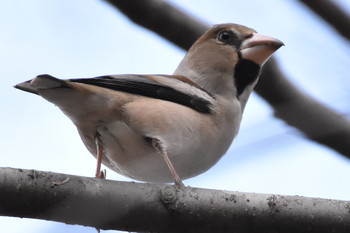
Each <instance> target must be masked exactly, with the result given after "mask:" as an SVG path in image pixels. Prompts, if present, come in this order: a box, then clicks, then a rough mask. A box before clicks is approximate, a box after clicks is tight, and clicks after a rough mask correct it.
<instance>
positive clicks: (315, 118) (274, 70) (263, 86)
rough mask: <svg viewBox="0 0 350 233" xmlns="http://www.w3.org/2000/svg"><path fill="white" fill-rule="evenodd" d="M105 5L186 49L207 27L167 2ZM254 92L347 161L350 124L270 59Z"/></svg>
mask: <svg viewBox="0 0 350 233" xmlns="http://www.w3.org/2000/svg"><path fill="white" fill-rule="evenodd" d="M108 2H110V3H111V4H112V5H114V6H115V7H117V8H118V9H119V10H120V11H121V12H123V13H124V14H125V15H126V16H127V17H129V18H130V20H132V21H133V22H135V23H136V24H139V25H142V26H143V27H145V28H148V29H150V30H152V31H154V32H155V33H157V34H159V35H160V36H162V37H164V38H166V39H167V40H169V41H171V42H172V43H174V44H176V45H178V46H179V47H181V48H183V49H185V50H187V49H189V48H190V47H191V45H192V44H193V42H194V41H195V40H196V39H197V38H198V37H199V36H201V35H202V34H203V33H204V32H205V30H207V29H208V28H209V26H208V25H206V24H204V23H203V22H200V21H199V20H197V19H195V18H193V17H192V16H190V15H188V14H186V13H185V12H183V11H181V10H180V9H178V8H175V7H174V6H172V5H171V4H169V3H168V2H166V1H161V0H147V1H144V0H133V1H124V0H108ZM322 2H324V1H322ZM317 3H319V1H317ZM256 92H257V93H258V94H259V95H260V96H261V97H262V98H264V99H265V100H266V101H267V102H268V103H269V104H270V105H271V106H272V107H273V109H274V111H275V115H276V116H277V117H279V118H281V119H282V120H284V121H285V122H286V123H288V124H289V125H291V126H293V127H295V128H297V129H299V130H300V131H302V132H303V133H304V134H305V135H306V136H307V137H308V138H310V139H312V140H314V141H316V142H318V143H321V144H323V145H325V146H328V147H330V148H332V149H334V150H336V151H338V152H339V153H341V154H343V155H345V156H347V157H348V158H350V143H349V141H350V122H349V121H348V120H346V119H345V118H344V117H342V116H341V115H339V114H337V113H335V112H334V111H332V110H331V109H329V108H327V107H326V106H324V105H322V104H321V103H319V102H318V101H316V100H315V99H313V98H311V97H310V96H307V95H305V94H304V93H302V92H301V91H299V90H298V88H296V87H295V86H294V85H293V84H292V83H290V82H289V81H288V79H287V78H286V76H285V75H284V74H283V72H282V71H281V70H280V68H279V67H278V66H277V65H276V62H275V60H274V59H273V58H272V59H270V62H268V63H267V64H266V65H265V66H264V69H263V73H262V77H261V80H260V82H259V83H258V85H257V87H256Z"/></svg>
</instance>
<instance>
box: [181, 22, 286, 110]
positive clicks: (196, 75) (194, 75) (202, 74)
mask: <svg viewBox="0 0 350 233" xmlns="http://www.w3.org/2000/svg"><path fill="white" fill-rule="evenodd" d="M282 45H283V43H282V42H281V41H279V40H277V39H275V38H272V37H267V36H263V35H260V34H258V33H257V32H256V31H255V30H253V29H251V28H248V27H245V26H241V25H237V24H219V25H215V26H213V27H212V28H211V29H210V30H208V31H207V32H206V33H205V34H204V35H203V36H201V37H200V38H199V39H198V40H197V41H196V42H195V43H194V44H193V46H192V47H191V48H190V50H189V51H188V53H187V54H186V56H185V57H184V59H183V60H182V62H181V63H180V65H179V67H178V68H177V69H176V71H175V74H176V75H184V76H186V77H187V78H189V79H191V80H192V81H194V82H195V83H196V84H198V85H199V86H200V87H201V88H203V89H205V90H206V91H207V92H209V93H210V94H212V95H213V96H215V95H221V96H223V97H225V98H238V100H239V101H240V102H241V104H242V105H243V106H242V107H244V105H245V103H246V101H247V99H248V97H249V95H250V93H251V91H252V90H253V88H254V86H255V85H256V83H257V80H258V76H259V74H260V70H261V67H262V66H263V64H264V63H265V62H266V61H267V60H268V59H269V57H270V56H271V55H272V54H273V53H274V52H275V51H276V50H277V49H279V48H280V47H281V46H282Z"/></svg>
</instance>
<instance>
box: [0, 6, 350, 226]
mask: <svg viewBox="0 0 350 233" xmlns="http://www.w3.org/2000/svg"><path fill="white" fill-rule="evenodd" d="M170 2H172V3H174V4H175V5H177V6H179V7H180V8H182V9H184V10H185V11H187V12H188V13H190V14H192V15H194V17H196V18H198V19H201V20H203V21H204V22H206V23H208V24H218V23H226V22H233V23H239V24H243V25H246V26H249V27H252V28H254V29H256V30H257V31H258V32H259V33H262V34H265V35H268V36H272V37H275V38H278V39H280V40H281V41H283V42H284V43H285V45H286V46H284V47H282V48H281V49H280V50H278V51H277V52H276V54H275V55H274V56H275V57H276V58H277V59H278V62H279V64H280V66H281V67H282V69H283V70H284V72H286V73H287V75H288V77H289V78H290V80H291V82H293V83H294V84H295V85H296V86H297V87H298V88H300V89H301V90H303V91H305V92H306V93H307V94H308V95H310V96H312V97H314V98H316V99H317V100H319V101H320V102H322V103H324V104H325V105H326V106H328V107H330V108H332V109H334V110H335V111H337V112H339V113H340V114H343V115H344V116H346V117H347V118H349V119H350V101H349V97H350V96H349V95H350V94H349V91H348V90H349V87H350V79H349V75H350V70H349V64H350V55H349V54H350V46H349V42H348V41H346V40H345V39H343V38H342V37H340V36H339V35H338V34H337V33H336V32H335V31H334V30H333V29H332V28H331V27H329V26H328V25H327V24H325V23H324V22H323V21H322V20H320V19H319V18H318V17H317V16H315V15H314V14H313V13H310V11H309V10H308V9H307V8H306V7H304V6H303V5H301V4H299V3H298V2H297V1H292V0H289V1H287V0H285V1H275V0H266V1H258V0H246V1H232V0H218V1H209V0H193V1H186V0H172V1H170ZM337 2H339V4H341V6H342V7H344V9H346V10H347V11H348V12H349V13H350V3H349V1H346V0H338V1H337ZM0 4H1V7H0V34H1V37H0V68H1V73H0V75H1V76H2V77H1V78H0V99H1V100H2V101H0V108H1V109H2V114H1V118H0V119H1V121H0V127H1V130H2V134H1V136H0V139H1V140H0V145H1V148H2V153H1V155H0V165H1V166H3V167H13V168H24V169H37V170H43V171H53V172H58V173H67V174H74V175H81V176H90V177H91V176H93V175H94V170H95V163H96V161H95V159H94V158H93V156H92V155H90V154H89V152H88V151H87V150H86V148H85V147H84V145H83V143H82V142H81V140H80V138H79V135H78V133H77V131H76V129H75V126H74V125H73V124H72V123H71V122H70V120H69V119H68V118H67V117H66V116H65V115H64V114H62V113H61V112H60V110H59V109H58V108H56V107H55V106H54V105H52V104H51V103H49V102H47V101H45V100H44V99H42V98H40V97H38V96H36V95H31V94H29V93H25V92H21V91H19V90H17V89H14V88H13V85H15V84H17V83H20V82H23V81H25V80H28V79H31V78H33V77H35V76H36V75H38V74H45V73H48V74H51V75H53V76H56V77H59V78H81V77H86V78H88V77H94V76H99V75H107V74H123V73H135V74H154V73H164V74H171V73H172V72H173V71H174V70H175V68H176V67H177V65H178V63H179V62H180V61H181V59H182V58H183V56H184V54H185V51H183V50H181V49H179V48H177V47H176V46H174V45H172V44H170V43H169V42H167V41H165V40H163V39H162V38H160V37H159V36H157V35H155V34H154V33H152V32H150V31H148V30H145V29H143V28H141V27H139V26H136V25H134V24H133V23H132V22H130V21H128V19H127V18H126V17H125V16H123V15H122V14H121V13H120V12H118V11H117V10H115V9H114V8H112V7H110V6H109V5H108V4H107V3H105V2H104V1H99V0H60V1H53V0H32V1H25V0H19V1H11V0H0ZM174 30H176V29H174ZM107 175H108V176H107V178H108V179H113V180H130V179H128V178H125V177H123V176H121V175H118V174H116V173H114V172H113V171H110V170H108V171H107ZM349 179H350V161H349V160H348V159H346V158H344V157H342V156H341V155H339V154H337V153H336V152H334V151H332V150H331V149H328V148H326V147H324V146H321V145H319V144H317V143H314V142H312V141H309V140H307V139H306V138H305V137H304V136H303V135H302V133H300V132H299V131H297V130H296V129H293V128H291V127H289V126H287V125H286V124H285V123H284V122H282V121H281V120H278V119H276V118H274V117H273V111H272V109H271V108H270V107H269V106H268V105H267V104H266V102H264V100H262V99H261V98H260V97H259V96H257V95H256V94H253V95H252V96H251V98H250V100H249V102H248V104H247V107H246V109H245V113H244V116H243V122H242V126H241V130H240V133H239V135H238V136H237V138H236V139H235V141H234V142H233V144H232V146H231V147H230V149H229V151H228V152H227V154H226V155H225V156H224V157H223V158H222V159H221V160H220V161H219V162H218V163H217V164H216V165H215V166H214V167H213V168H212V169H210V170H209V171H208V172H206V173H204V174H202V175H199V176H197V177H195V178H192V179H189V180H185V181H184V183H185V184H186V185H190V186H193V187H202V188H211V189H224V190H232V191H242V192H255V193H274V194H283V195H301V196H309V197H322V198H331V199H340V200H350V187H349V185H348V181H349ZM0 225H1V226H2V229H3V230H4V231H3V232H9V233H19V232H24V231H25V232H28V233H30V232H40V233H41V232H72V233H73V232H96V230H95V229H94V228H88V227H79V226H71V225H65V224H61V223H55V222H50V221H42V220H31V219H19V218H10V217H0Z"/></svg>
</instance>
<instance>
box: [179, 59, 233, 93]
mask: <svg viewBox="0 0 350 233" xmlns="http://www.w3.org/2000/svg"><path fill="white" fill-rule="evenodd" d="M232 70H233V68H232ZM232 70H223V69H221V67H219V66H216V64H215V62H214V63H210V64H208V63H207V62H206V61H204V60H203V61H200V60H198V59H196V62H193V58H192V57H191V56H185V57H184V59H183V60H182V61H181V63H180V64H179V66H178V67H177V69H176V70H175V72H174V75H183V76H185V77H187V78H188V79H190V80H191V81H193V82H194V83H196V84H197V85H198V86H199V87H201V88H203V89H204V90H206V91H207V92H208V93H209V94H211V95H223V96H225V97H226V98H233V97H234V93H233V89H234V88H235V87H234V80H233V71H232ZM223 84H224V85H223Z"/></svg>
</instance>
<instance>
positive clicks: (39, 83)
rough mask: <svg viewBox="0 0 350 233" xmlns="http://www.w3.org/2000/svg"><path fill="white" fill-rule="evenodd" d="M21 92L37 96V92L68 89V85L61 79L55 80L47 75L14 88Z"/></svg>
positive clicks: (39, 76)
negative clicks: (61, 88)
mask: <svg viewBox="0 0 350 233" xmlns="http://www.w3.org/2000/svg"><path fill="white" fill-rule="evenodd" d="M14 87H15V88H17V89H20V90H22V91H26V92H30V93H33V94H37V95H38V90H45V89H54V88H60V87H68V88H69V87H70V86H69V84H68V83H67V82H66V81H64V80H61V79H58V78H55V77H53V76H51V75H48V74H42V75H38V76H36V77H35V78H34V79H31V80H28V81H25V82H23V83H19V84H17V85H15V86H14Z"/></svg>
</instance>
